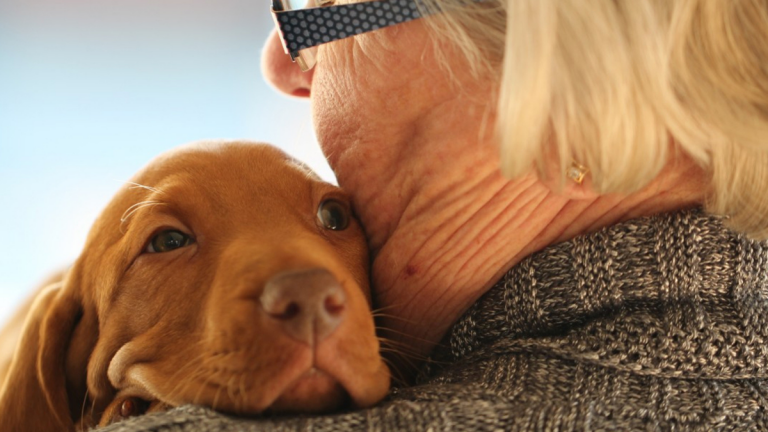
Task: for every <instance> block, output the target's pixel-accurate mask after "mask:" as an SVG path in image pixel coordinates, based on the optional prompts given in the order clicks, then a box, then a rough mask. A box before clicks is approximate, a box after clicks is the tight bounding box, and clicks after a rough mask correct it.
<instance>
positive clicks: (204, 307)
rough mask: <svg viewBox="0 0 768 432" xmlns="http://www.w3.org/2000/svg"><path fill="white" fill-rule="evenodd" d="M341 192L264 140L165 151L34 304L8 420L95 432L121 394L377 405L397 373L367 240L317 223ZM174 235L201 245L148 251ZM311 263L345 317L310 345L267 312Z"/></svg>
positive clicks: (292, 405) (218, 401)
mask: <svg viewBox="0 0 768 432" xmlns="http://www.w3.org/2000/svg"><path fill="white" fill-rule="evenodd" d="M328 198H333V199H336V200H338V201H339V202H340V203H342V204H343V205H345V206H348V201H347V198H346V197H345V195H344V194H343V192H342V191H341V190H339V189H338V188H336V187H334V186H332V185H329V184H327V183H323V182H321V181H319V180H318V179H317V177H316V176H314V174H312V173H311V172H310V171H309V170H308V169H307V168H305V167H303V166H302V165H301V164H299V163H297V162H295V161H293V160H291V159H290V158H288V157H287V156H286V155H285V154H283V153H282V152H280V151H279V150H276V149H275V148H273V147H270V146H266V145H260V144H254V143H245V142H227V143H206V144H197V145H193V146H188V147H185V148H182V149H180V150H177V151H173V152H170V153H168V154H165V155H162V156H161V157H159V158H157V159H156V160H154V161H153V162H152V163H151V164H150V165H148V166H147V167H146V168H145V169H144V170H142V171H141V172H140V173H138V174H137V175H136V176H135V178H134V179H133V180H132V183H131V184H129V185H128V186H126V187H124V188H123V189H122V190H121V191H119V192H118V194H117V195H116V196H115V198H114V199H113V200H112V202H111V203H110V204H109V205H108V206H107V208H106V209H105V210H104V212H103V213H102V215H101V216H100V217H99V218H98V219H97V221H96V222H95V224H94V226H93V228H92V230H91V232H90V234H89V237H88V240H87V242H86V246H85V248H84V251H83V253H82V255H81V256H80V257H79V259H78V260H77V261H76V263H75V265H74V266H73V267H72V269H71V270H70V271H69V272H68V273H67V274H66V275H65V276H64V277H63V279H62V282H61V283H60V284H58V285H53V286H51V287H50V288H48V289H46V290H45V291H44V292H42V293H41V294H40V296H38V298H37V300H36V302H35V304H34V305H33V306H32V307H31V312H30V314H29V316H28V317H27V321H26V324H25V328H24V331H23V335H22V340H21V343H20V345H19V349H18V351H17V352H16V354H15V357H14V360H13V362H12V365H11V368H10V372H9V373H8V377H7V380H6V382H5V384H4V387H3V388H2V392H1V393H0V424H2V425H3V429H4V430H12V431H15V430H25V431H32V430H34V431H41V432H43V431H49V430H50V431H53V430H57V431H58V430H77V429H85V428H87V427H90V426H92V425H94V424H96V423H98V420H99V418H100V417H101V416H102V414H103V413H104V412H105V411H108V408H109V407H114V401H116V400H120V398H124V397H140V398H142V399H146V400H149V401H155V402H157V403H160V404H162V405H163V406H178V405H182V404H185V403H196V404H201V405H207V406H211V407H214V408H215V409H218V410H222V411H225V412H230V413H235V414H244V415H253V414H257V413H261V412H263V411H265V410H268V409H270V410H271V409H274V410H278V411H292V410H299V411H302V410H308V411H325V410H328V409H333V408H336V407H338V406H340V404H342V403H343V401H344V400H345V399H346V398H348V399H349V400H350V401H351V402H352V404H353V405H354V406H357V407H367V406H370V405H372V404H375V403H376V402H378V401H379V400H380V399H381V398H383V397H384V395H385V394H386V392H387V389H388V386H389V372H388V369H387V367H386V366H385V365H384V363H383V362H382V360H381V357H380V355H379V345H378V340H377V338H376V336H375V329H374V323H373V319H372V317H371V314H370V296H369V290H368V289H369V287H368V276H367V266H368V257H367V249H366V245H365V241H364V237H363V234H362V231H361V228H360V227H359V226H358V225H357V223H356V222H355V221H354V220H352V221H351V222H350V225H349V227H348V228H346V229H344V230H338V231H334V230H329V229H327V228H326V227H324V226H323V224H322V223H320V222H319V221H318V216H317V210H318V206H319V205H320V203H321V202H323V201H324V200H326V199H328ZM168 229H174V230H179V231H180V232H184V233H187V234H189V235H191V236H192V238H194V242H192V243H191V244H189V245H188V246H186V247H181V248H178V249H175V250H171V251H169V252H164V253H148V252H147V248H148V242H150V241H151V239H152V238H153V236H155V235H156V234H157V233H158V232H161V231H163V230H168ZM313 269H319V270H318V271H321V272H325V273H330V275H332V277H333V278H334V279H335V280H336V281H338V284H339V286H340V287H341V289H342V291H343V302H342V303H343V304H341V305H340V306H338V307H340V308H341V309H339V310H341V312H339V314H340V316H341V320H340V323H339V324H338V327H335V329H334V330H333V331H332V332H330V334H329V335H328V336H327V337H324V338H322V339H320V338H316V339H311V338H310V339H301V338H298V339H297V338H296V337H295V336H292V335H291V333H290V332H287V331H286V328H285V324H284V323H283V322H281V321H280V319H275V317H274V316H270V314H269V313H265V306H264V305H263V304H262V303H263V302H264V299H263V298H262V294H263V293H264V287H265V285H267V284H268V283H269V281H271V280H274V278H275V276H276V275H281V274H292V273H291V272H295V271H299V272H301V271H307V270H309V271H314V270H313ZM281 319H282V318H281ZM110 409H112V410H114V408H110Z"/></svg>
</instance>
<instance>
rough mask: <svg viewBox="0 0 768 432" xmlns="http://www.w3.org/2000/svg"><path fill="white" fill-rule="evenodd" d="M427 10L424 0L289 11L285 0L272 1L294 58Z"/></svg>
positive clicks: (387, 0) (282, 36)
mask: <svg viewBox="0 0 768 432" xmlns="http://www.w3.org/2000/svg"><path fill="white" fill-rule="evenodd" d="M420 7H421V9H420ZM424 10H426V8H424V7H423V3H422V1H421V0H377V1H370V2H363V3H351V4H343V5H336V6H327V7H316V8H309V9H297V10H287V11H286V10H284V7H283V3H282V1H281V0H273V1H272V16H273V17H274V19H275V23H276V24H277V28H278V32H279V33H280V39H281V41H282V42H283V48H284V49H285V52H286V53H287V54H290V56H291V59H292V60H295V59H296V57H297V56H298V53H299V51H300V50H303V49H306V48H311V47H314V46H317V45H321V44H324V43H327V42H332V41H335V40H339V39H344V38H347V37H350V36H354V35H358V34H361V33H367V32H370V31H374V30H378V29H381V28H384V27H389V26H392V25H395V24H400V23H404V22H407V21H411V20H414V19H417V18H421V17H422V16H425V14H424V13H423V12H422V11H424Z"/></svg>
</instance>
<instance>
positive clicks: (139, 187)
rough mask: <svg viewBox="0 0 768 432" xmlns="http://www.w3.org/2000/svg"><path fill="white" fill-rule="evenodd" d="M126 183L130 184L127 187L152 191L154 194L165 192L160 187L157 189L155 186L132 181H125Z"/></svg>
mask: <svg viewBox="0 0 768 432" xmlns="http://www.w3.org/2000/svg"><path fill="white" fill-rule="evenodd" d="M126 183H127V184H129V185H131V187H129V189H146V190H148V191H150V192H153V193H156V194H164V193H165V192H163V191H162V190H160V189H158V188H156V187H152V186H147V185H143V184H140V183H136V182H132V181H127V182H126Z"/></svg>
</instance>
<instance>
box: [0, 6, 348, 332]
mask: <svg viewBox="0 0 768 432" xmlns="http://www.w3.org/2000/svg"><path fill="white" fill-rule="evenodd" d="M268 8H269V2H268V0H207V1H202V0H161V1H158V0H65V1H62V0H0V325H1V324H2V322H4V321H5V320H6V319H7V318H8V315H9V313H10V312H11V311H12V310H13V308H15V307H16V305H17V304H18V303H19V302H20V301H22V300H23V299H24V298H25V296H26V295H27V293H28V292H29V291H30V290H31V289H32V288H33V287H34V286H35V284H36V283H38V282H39V281H40V280H41V279H43V278H44V277H45V276H46V275H47V274H48V273H49V272H51V271H52V270H55V269H58V268H62V267H63V266H66V265H67V264H69V263H71V262H72V261H73V260H74V259H75V258H76V257H77V255H78V254H79V252H80V249H81V248H82V245H83V243H84V241H85V236H86V233H87V230H88V228H89V227H90V225H91V223H92V222H93V220H94V218H95V217H96V216H97V214H98V213H99V212H100V210H101V209H102V208H103V207H104V206H105V205H106V203H107V202H108V201H109V199H110V197H111V196H112V194H113V193H114V192H115V191H116V190H117V189H118V188H119V187H120V185H121V184H122V183H123V182H124V181H125V180H127V179H128V178H129V177H130V176H131V175H132V174H133V173H134V172H135V171H137V170H138V169H139V168H140V167H141V166H143V165H144V164H145V163H146V162H148V161H149V160H150V159H151V158H152V157H153V156H155V155H157V154H158V153H160V152H162V151H164V150H166V149H168V148H171V147H174V146H177V145H179V144H182V143H185V142H188V141H193V140H198V139H203V138H249V139H256V140H260V141H267V142H271V143H274V144H276V145H279V146H280V147H282V148H284V149H285V150H286V151H288V152H289V153H291V154H293V155H294V156H297V157H298V158H300V159H302V160H304V161H306V162H308V163H309V164H310V165H311V166H312V167H313V168H315V169H316V170H317V171H318V172H320V174H321V175H322V176H323V177H324V178H325V179H327V180H331V179H332V178H333V177H332V173H331V172H330V169H328V167H327V166H326V165H325V160H324V159H323V158H322V154H321V153H320V151H319V150H318V149H317V146H316V144H315V137H314V134H313V132H312V124H311V120H310V115H309V104H308V103H307V102H306V101H304V100H300V99H291V98H288V97H285V96H283V95H280V94H278V93H277V92H276V91H275V90H274V89H272V88H271V87H269V86H268V85H267V84H266V83H265V82H264V79H263V77H262V75H261V70H260V54H261V47H262V45H263V43H264V40H265V39H266V37H267V35H268V33H269V31H270V30H271V28H272V26H273V24H272V19H271V17H270V16H269V14H268Z"/></svg>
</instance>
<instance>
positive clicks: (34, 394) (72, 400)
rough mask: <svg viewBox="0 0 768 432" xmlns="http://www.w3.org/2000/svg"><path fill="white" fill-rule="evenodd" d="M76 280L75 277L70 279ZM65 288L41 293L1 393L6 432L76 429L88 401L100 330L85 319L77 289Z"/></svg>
mask: <svg viewBox="0 0 768 432" xmlns="http://www.w3.org/2000/svg"><path fill="white" fill-rule="evenodd" d="M73 276H74V275H73V274H72V273H71V272H70V274H69V277H68V278H67V279H69V278H71V277H73ZM66 285H67V286H65V285H62V284H57V285H53V286H51V287H49V288H48V289H46V290H44V291H43V292H41V293H40V295H39V296H38V298H37V299H36V301H35V304H34V305H33V307H32V309H31V311H30V314H29V316H28V317H27V321H26V323H25V328H24V332H23V335H22V339H21V341H20V344H19V348H18V349H17V351H16V353H15V354H14V359H13V362H12V364H11V368H10V371H9V373H8V377H7V380H6V382H5V385H4V386H3V388H2V391H1V392H0V424H2V425H3V429H4V430H9V431H39V432H46V431H74V430H75V421H76V420H75V419H79V417H80V412H81V407H82V406H83V403H84V399H85V389H86V382H85V376H86V368H87V361H88V356H89V354H90V351H91V350H92V349H93V345H94V344H95V340H96V338H97V335H95V334H94V333H96V332H97V331H98V330H97V329H96V328H93V325H92V323H91V322H88V321H91V319H92V317H89V318H91V319H88V320H86V319H83V318H84V314H83V305H82V301H81V299H80V298H79V292H78V290H77V289H71V288H73V287H72V286H69V282H67V283H66ZM91 315H92V314H91ZM85 327H89V328H88V329H85ZM73 336H74V337H73ZM70 351H72V352H71V353H70ZM73 372H74V373H73Z"/></svg>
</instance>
